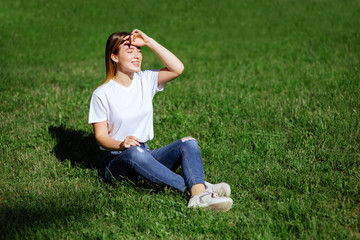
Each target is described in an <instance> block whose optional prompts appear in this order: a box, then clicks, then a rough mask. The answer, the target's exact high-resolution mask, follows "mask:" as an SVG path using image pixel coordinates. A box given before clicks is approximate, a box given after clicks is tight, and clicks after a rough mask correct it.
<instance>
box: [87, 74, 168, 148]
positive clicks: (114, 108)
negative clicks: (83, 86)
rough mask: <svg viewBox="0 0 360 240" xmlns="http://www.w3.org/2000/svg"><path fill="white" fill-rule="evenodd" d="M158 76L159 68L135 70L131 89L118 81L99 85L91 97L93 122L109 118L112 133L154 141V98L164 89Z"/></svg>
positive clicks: (120, 137) (90, 118)
mask: <svg viewBox="0 0 360 240" xmlns="http://www.w3.org/2000/svg"><path fill="white" fill-rule="evenodd" d="M158 75H159V70H146V71H141V72H137V73H134V75H133V80H132V83H131V85H130V86H129V87H128V88H127V87H124V86H122V85H121V84H119V83H117V82H115V81H114V80H110V81H109V82H108V83H106V84H104V85H101V86H100V87H98V88H97V89H96V90H95V91H94V93H93V95H92V97H91V102H90V111H89V124H91V123H96V122H103V121H106V120H107V121H108V131H109V136H110V137H111V138H113V139H115V140H118V141H123V140H124V139H125V138H126V137H127V136H135V137H137V138H139V139H140V142H146V141H149V140H151V139H152V138H153V137H154V128H153V105H152V100H153V97H154V95H155V94H156V93H157V92H159V91H162V90H163V88H164V86H159V87H158ZM100 148H101V147H100ZM101 149H102V148H101ZM102 150H104V149H102Z"/></svg>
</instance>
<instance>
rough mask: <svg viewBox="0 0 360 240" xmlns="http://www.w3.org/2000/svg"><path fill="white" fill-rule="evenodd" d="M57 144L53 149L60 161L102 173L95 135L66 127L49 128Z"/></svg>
mask: <svg viewBox="0 0 360 240" xmlns="http://www.w3.org/2000/svg"><path fill="white" fill-rule="evenodd" d="M49 132H50V133H51V136H52V137H53V138H54V139H56V141H57V143H56V146H55V147H54V149H53V152H54V153H55V156H56V157H57V158H58V159H59V160H60V161H62V162H63V161H66V160H70V162H71V165H72V166H81V167H84V168H90V169H97V170H98V172H99V174H102V173H101V169H102V163H101V156H100V150H99V148H98V145H97V143H96V141H95V137H94V135H93V134H87V133H85V132H83V131H77V130H73V129H68V128H66V127H65V126H64V125H60V126H51V127H49Z"/></svg>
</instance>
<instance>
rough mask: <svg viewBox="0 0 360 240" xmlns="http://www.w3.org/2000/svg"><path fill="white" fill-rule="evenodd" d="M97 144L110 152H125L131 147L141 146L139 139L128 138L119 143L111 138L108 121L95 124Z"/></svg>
mask: <svg viewBox="0 0 360 240" xmlns="http://www.w3.org/2000/svg"><path fill="white" fill-rule="evenodd" d="M93 127H94V133H95V139H96V141H97V143H98V144H99V145H100V146H101V147H103V148H105V149H106V150H109V151H123V150H125V149H127V148H129V147H131V146H140V143H139V141H140V140H139V139H138V138H137V137H135V136H127V137H126V138H125V139H124V141H117V140H115V139H113V138H111V137H109V133H108V124H107V121H103V122H97V123H93Z"/></svg>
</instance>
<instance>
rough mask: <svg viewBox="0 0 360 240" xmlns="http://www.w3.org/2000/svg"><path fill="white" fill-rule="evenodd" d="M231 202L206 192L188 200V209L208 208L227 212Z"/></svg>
mask: <svg viewBox="0 0 360 240" xmlns="http://www.w3.org/2000/svg"><path fill="white" fill-rule="evenodd" d="M232 205H233V200H232V199H231V198H229V197H219V196H218V195H217V194H216V193H214V192H210V191H208V190H206V191H205V192H202V193H200V194H198V195H196V196H193V197H191V198H190V200H189V203H188V205H187V207H188V208H198V207H208V208H210V209H213V210H216V211H223V212H226V211H229V210H230V209H231V207H232Z"/></svg>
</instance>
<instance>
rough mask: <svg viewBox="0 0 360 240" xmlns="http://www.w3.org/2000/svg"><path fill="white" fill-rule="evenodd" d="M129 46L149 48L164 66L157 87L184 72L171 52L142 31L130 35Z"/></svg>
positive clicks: (181, 65) (136, 30)
mask: <svg viewBox="0 0 360 240" xmlns="http://www.w3.org/2000/svg"><path fill="white" fill-rule="evenodd" d="M131 44H133V45H135V46H137V47H141V46H144V45H145V46H147V47H149V48H150V49H151V50H152V51H153V52H154V53H155V54H156V55H157V56H158V57H159V58H160V59H161V61H163V63H164V64H165V66H166V67H165V68H163V69H161V70H160V72H159V77H158V85H159V86H160V85H164V84H165V83H167V82H169V81H171V80H173V79H175V78H177V77H178V76H180V75H181V73H182V72H183V71H184V65H183V63H182V62H181V61H180V60H179V59H178V58H177V57H176V56H175V55H174V54H173V53H172V52H170V51H169V50H168V49H166V48H165V47H164V46H162V45H161V44H159V43H158V42H156V41H155V40H154V39H152V38H150V37H149V36H147V35H146V34H145V33H143V32H142V31H140V30H138V29H135V30H134V31H133V32H132V33H131Z"/></svg>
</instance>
